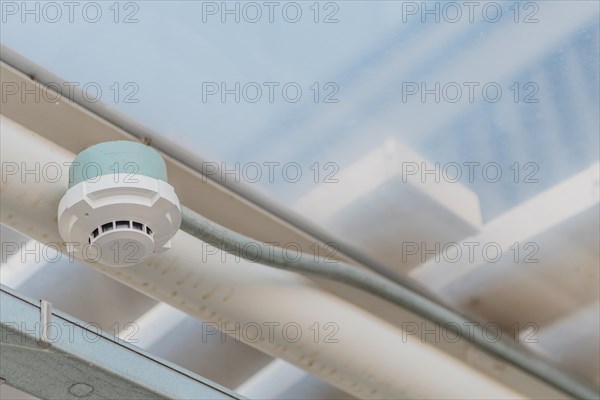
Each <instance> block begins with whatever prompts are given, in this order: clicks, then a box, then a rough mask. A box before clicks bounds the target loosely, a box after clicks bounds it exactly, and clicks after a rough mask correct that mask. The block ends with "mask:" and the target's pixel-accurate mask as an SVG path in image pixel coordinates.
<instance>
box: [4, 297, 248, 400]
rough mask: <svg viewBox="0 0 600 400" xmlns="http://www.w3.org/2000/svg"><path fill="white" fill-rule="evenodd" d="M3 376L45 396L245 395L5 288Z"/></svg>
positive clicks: (195, 399) (198, 398)
mask: <svg viewBox="0 0 600 400" xmlns="http://www.w3.org/2000/svg"><path fill="white" fill-rule="evenodd" d="M0 335H1V337H0V379H1V380H3V381H4V382H5V383H6V384H8V385H10V386H12V387H15V388H17V389H19V390H22V391H24V392H26V393H29V394H31V395H33V396H36V397H38V398H40V399H61V400H78V399H128V400H133V399H139V400H142V399H143V400H146V399H189V400H202V399H211V400H213V399H241V398H242V397H240V396H239V395H237V394H235V393H234V392H232V391H230V390H228V389H226V388H223V387H220V386H219V385H217V384H215V383H212V382H210V381H208V380H206V379H204V378H202V377H200V376H198V375H196V374H194V373H192V372H190V371H187V370H185V369H182V368H180V367H178V366H176V365H174V364H172V363H169V362H167V361H164V360H161V359H158V358H155V357H153V356H151V355H150V354H148V353H146V352H144V351H143V350H141V349H138V348H136V347H134V346H131V345H130V344H128V343H126V342H123V341H122V340H120V339H118V338H115V337H113V336H111V335H109V334H107V333H105V332H102V331H100V330H98V329H95V328H94V327H93V326H90V325H88V324H85V323H83V322H81V321H78V320H76V319H75V318H73V317H71V316H69V315H66V314H64V313H62V312H59V311H57V310H52V309H51V305H50V304H49V303H47V302H44V301H42V302H36V301H34V300H30V299H27V298H25V297H23V296H21V295H19V294H17V293H15V292H14V291H12V290H11V289H9V288H7V287H5V286H0Z"/></svg>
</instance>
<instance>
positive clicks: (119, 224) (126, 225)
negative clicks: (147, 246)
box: [88, 220, 153, 243]
mask: <svg viewBox="0 0 600 400" xmlns="http://www.w3.org/2000/svg"><path fill="white" fill-rule="evenodd" d="M123 229H128V230H131V229H133V230H136V231H140V232H142V233H144V232H145V233H146V235H148V236H150V237H152V236H153V235H152V229H150V227H149V226H147V225H144V224H142V223H141V222H136V221H125V220H120V221H112V222H107V223H106V224H102V226H99V227H98V228H96V229H94V230H93V231H92V233H91V235H90V237H89V239H88V243H92V242H93V241H94V240H95V239H96V238H97V237H98V236H100V235H102V234H103V233H105V232H110V231H113V230H123Z"/></svg>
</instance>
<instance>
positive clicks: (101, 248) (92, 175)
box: [58, 141, 181, 267]
mask: <svg viewBox="0 0 600 400" xmlns="http://www.w3.org/2000/svg"><path fill="white" fill-rule="evenodd" d="M180 225H181V207H180V205H179V199H178V198H177V195H176V194H175V190H174V189H173V187H172V186H171V185H169V184H168V183H167V168H166V166H165V162H164V161H163V159H162V157H161V156H160V155H159V154H158V153H157V152H156V151H155V150H154V149H152V148H151V147H148V146H145V145H143V144H140V143H135V142H128V141H114V142H105V143H100V144H97V145H95V146H92V147H90V148H88V149H86V150H84V151H82V152H81V153H79V154H78V155H77V157H76V158H75V160H74V161H73V163H72V164H71V165H70V167H69V189H68V190H67V192H66V193H65V195H64V196H63V198H62V199H61V201H60V204H59V206H58V231H59V233H60V236H61V237H62V238H63V240H64V241H65V242H66V243H67V248H68V249H69V251H74V252H76V253H77V254H79V255H80V257H82V258H83V259H85V260H87V261H91V262H98V263H100V264H104V265H108V266H113V267H125V266H130V265H134V264H138V263H140V262H142V261H143V260H145V259H146V258H148V257H149V256H151V255H152V254H155V253H161V252H164V251H165V250H167V249H168V248H170V246H171V242H170V239H171V238H172V237H173V236H174V235H175V233H177V231H178V230H179V226H180Z"/></svg>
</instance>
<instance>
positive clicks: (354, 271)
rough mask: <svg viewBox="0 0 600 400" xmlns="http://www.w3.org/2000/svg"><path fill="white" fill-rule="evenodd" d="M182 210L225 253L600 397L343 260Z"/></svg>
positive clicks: (194, 231) (571, 390)
mask: <svg viewBox="0 0 600 400" xmlns="http://www.w3.org/2000/svg"><path fill="white" fill-rule="evenodd" d="M181 211H182V216H183V221H182V224H181V229H182V230H183V231H184V232H186V233H189V234H190V235H192V236H195V237H196V238H198V239H200V240H202V241H203V242H206V243H209V244H211V245H213V246H215V247H216V248H218V249H220V250H222V251H225V252H227V253H230V254H234V255H236V256H239V257H241V258H245V259H247V260H250V261H253V262H257V263H261V264H264V265H267V266H271V267H275V268H279V269H283V270H287V271H292V272H297V273H306V274H311V275H315V276H318V277H321V278H327V279H331V280H334V281H337V282H343V283H345V284H347V285H350V286H353V287H355V288H358V289H361V290H364V291H366V292H369V293H371V294H373V295H375V296H377V297H380V298H382V299H385V300H387V301H390V302H391V303H394V304H396V305H399V306H401V307H403V308H405V309H407V310H409V311H412V312H414V313H415V314H417V315H419V316H421V317H423V318H426V319H428V320H429V321H432V322H434V323H437V324H439V325H441V326H443V327H444V328H447V329H450V330H452V331H454V332H455V333H456V334H457V335H458V336H460V337H461V338H463V339H464V340H467V341H469V342H471V343H473V344H474V345H476V346H478V347H479V348H481V349H483V350H485V351H487V352H488V353H491V354H493V355H495V356H496V357H498V358H500V359H503V360H505V361H507V362H509V363H511V364H513V365H515V366H517V367H519V368H521V369H523V370H525V371H526V372H528V373H530V374H531V375H534V376H536V377H538V378H539V379H541V380H543V381H545V382H547V383H548V384H550V385H552V386H554V387H556V388H557V389H559V390H561V391H563V392H565V393H568V394H569V395H571V396H574V397H576V398H581V399H597V398H599V397H600V394H599V393H598V392H596V391H595V390H594V389H593V388H591V387H589V386H588V385H586V384H584V383H582V382H579V381H578V380H576V379H574V378H572V377H571V376H569V375H567V374H566V373H564V372H563V371H561V370H560V369H558V368H556V367H555V366H553V365H551V364H549V363H548V362H546V361H544V360H542V359H541V358H539V357H538V356H536V355H534V354H533V353H531V352H530V351H528V350H527V349H526V348H524V347H523V346H516V345H515V344H514V343H511V342H508V341H506V340H498V341H491V340H489V339H487V338H486V336H485V333H484V331H483V329H482V328H481V327H480V326H479V324H476V323H474V322H473V321H471V320H469V319H467V318H465V317H464V316H462V315H460V314H458V313H456V312H455V311H453V310H451V309H449V308H447V307H445V306H443V305H441V304H439V303H436V302H435V301H432V300H430V299H429V298H427V297H425V296H423V295H421V294H419V293H416V292H415V291H413V290H411V289H408V288H406V287H403V286H401V285H399V284H397V283H395V282H392V281H390V280H389V279H387V278H384V277H382V276H380V275H378V274H376V273H374V272H372V271H368V270H362V269H360V268H357V267H355V266H353V265H350V264H346V263H343V262H324V261H322V260H315V259H314V257H313V256H312V255H311V256H308V255H303V254H298V255H296V256H294V257H290V256H284V254H283V252H277V251H273V247H272V246H269V245H267V244H265V243H262V242H260V241H256V240H253V239H251V238H249V237H247V236H244V235H241V234H239V233H237V232H234V231H231V230H230V229H227V228H225V227H223V226H221V225H219V224H217V223H215V222H213V221H211V220H209V219H207V218H205V217H203V216H201V215H200V214H198V213H196V212H194V211H192V210H190V209H188V208H186V207H182V208H181ZM461 326H472V327H473V328H472V329H469V332H468V333H465V332H464V330H463V329H461V328H460V327H461ZM455 327H458V329H456V328H455Z"/></svg>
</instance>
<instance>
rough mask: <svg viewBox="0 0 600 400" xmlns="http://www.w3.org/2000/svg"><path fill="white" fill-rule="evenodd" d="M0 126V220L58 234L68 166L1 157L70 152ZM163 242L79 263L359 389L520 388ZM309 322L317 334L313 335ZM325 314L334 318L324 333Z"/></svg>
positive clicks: (364, 394)
mask: <svg viewBox="0 0 600 400" xmlns="http://www.w3.org/2000/svg"><path fill="white" fill-rule="evenodd" d="M0 129H1V130H2V135H1V156H2V161H3V176H2V186H1V188H0V192H1V197H0V199H1V201H2V207H1V209H0V214H1V219H2V223H4V224H6V225H8V226H10V227H12V228H14V229H16V230H18V231H20V232H22V233H24V234H26V235H29V236H30V237H32V238H33V239H36V240H38V241H40V242H42V243H52V242H54V243H60V242H62V240H61V238H60V237H59V234H58V229H57V223H56V216H57V206H58V202H59V200H60V198H61V197H62V195H63V194H64V192H65V191H66V188H67V181H68V174H67V173H63V174H62V177H61V178H60V179H58V181H54V179H37V180H36V179H35V176H32V175H27V176H24V177H22V176H20V174H5V173H4V172H5V171H4V165H5V164H6V165H14V164H10V163H17V165H22V166H25V167H27V168H28V169H33V166H34V165H36V163H37V165H39V168H40V171H43V169H44V168H45V167H46V166H47V165H64V164H66V163H68V162H70V161H72V160H73V158H74V155H73V154H71V153H70V152H68V151H66V150H64V149H62V148H60V147H58V146H57V145H55V144H54V143H52V142H50V141H48V140H46V139H44V138H42V137H40V136H38V135H37V134H35V133H34V132H31V131H29V130H27V129H25V128H24V127H22V126H20V125H18V124H16V123H14V122H13V121H11V120H9V119H7V118H5V117H1V119H0ZM82 134H85V132H82ZM65 171H66V169H65ZM41 175H42V177H43V172H41ZM198 201H202V199H198ZM172 244H173V248H172V249H171V250H169V251H167V252H166V253H163V254H161V255H160V256H156V257H153V258H151V259H149V260H148V261H146V262H144V263H142V264H138V265H135V266H132V267H127V268H110V267H104V266H102V265H99V264H95V263H87V262H86V263H87V264H88V265H89V266H91V267H93V268H95V269H98V270H100V271H102V272H104V273H105V274H106V275H108V276H110V277H112V278H114V279H116V280H118V281H120V282H122V283H124V284H126V285H128V286H130V287H132V288H134V289H137V290H139V291H141V292H143V293H146V294H148V295H149V296H152V297H154V298H155V299H157V300H159V301H163V302H165V303H168V304H170V305H172V306H174V307H176V308H178V309H180V310H182V311H184V312H186V313H188V314H190V315H193V316H195V317H197V318H199V319H201V320H204V321H209V322H212V323H214V324H218V326H219V327H221V328H223V329H224V330H226V331H228V332H230V334H231V335H234V336H237V337H239V338H240V339H241V340H243V341H245V342H246V343H248V344H249V345H251V346H253V347H256V348H258V349H260V350H262V351H264V352H265V353H267V354H269V355H271V356H273V357H277V358H282V359H284V360H286V361H288V362H290V363H292V364H294V365H297V366H299V367H301V368H303V369H305V370H307V371H308V372H310V373H312V374H314V375H316V376H318V377H319V378H321V379H323V380H325V381H326V382H329V383H330V384H332V385H334V386H336V387H338V388H339V389H341V390H343V391H346V392H347V393H349V394H351V395H353V396H356V397H359V398H377V399H383V398H390V399H398V398H405V397H408V398H426V399H431V398H437V399H442V398H450V399H456V398H461V399H466V398H477V399H483V398H494V399H501V398H506V399H515V398H522V397H523V396H522V395H521V394H519V393H516V392H515V391H513V390H511V389H510V388H508V387H506V386H505V385H502V384H501V383H499V382H498V381H496V380H494V379H492V378H491V377H489V376H487V375H485V374H484V373H482V372H480V371H478V370H476V369H474V368H472V367H470V366H468V365H467V364H465V363H463V362H461V361H460V360H458V359H456V358H455V357H452V356H450V355H449V354H447V353H445V352H443V351H441V350H439V349H438V348H436V347H435V346H433V345H429V344H426V343H422V342H421V341H420V339H419V338H418V337H415V336H405V337H403V335H402V332H401V331H400V330H399V329H398V328H397V327H395V326H393V325H391V324H389V323H387V322H385V321H382V320H381V319H379V318H377V317H375V316H374V315H372V314H369V313H367V312H365V311H364V310H362V309H360V308H358V307H356V306H354V305H352V304H350V303H348V302H345V301H343V300H341V299H339V298H338V297H336V296H334V295H332V294H330V293H328V292H325V291H323V290H320V289H318V288H317V287H315V286H314V285H313V284H312V283H311V282H310V281H309V280H307V279H305V278H303V277H300V276H297V275H295V274H292V273H289V272H285V271H279V270H274V269H271V268H268V267H264V266H261V265H258V264H253V263H249V262H246V261H244V260H237V261H236V260H234V258H233V257H232V256H227V258H226V261H225V262H222V260H221V257H223V254H221V253H216V254H212V255H209V254H206V253H205V252H204V251H203V250H204V249H205V248H206V247H204V246H203V245H204V243H202V242H200V241H198V240H197V239H195V238H193V237H192V236H190V235H187V234H186V233H184V232H181V231H180V232H179V233H178V234H177V235H176V236H175V238H174V239H173V242H172ZM203 259H204V260H203ZM316 322H317V323H319V330H320V335H319V338H318V339H316V340H315V336H314V328H315V323H316ZM328 322H333V323H334V324H335V325H331V326H330V329H329V330H327V332H325V330H324V326H325V324H326V323H328ZM277 324H279V325H277ZM286 324H287V325H286ZM205 325H206V324H205ZM284 326H287V330H284V329H283V327H284ZM335 326H337V333H336V334H335V337H334V338H335V340H337V343H326V340H325V337H324V336H325V334H327V333H331V332H332V329H331V327H333V328H335ZM257 327H260V328H261V330H260V334H259V335H258V337H256V333H257V332H258V329H257ZM269 327H272V328H269ZM311 327H312V328H313V330H311ZM297 328H300V331H301V333H302V334H301V336H300V337H297V335H296V332H297V330H298V329H297ZM204 334H206V335H208V334H213V333H212V331H211V332H203V335H204ZM199 339H202V338H199Z"/></svg>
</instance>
